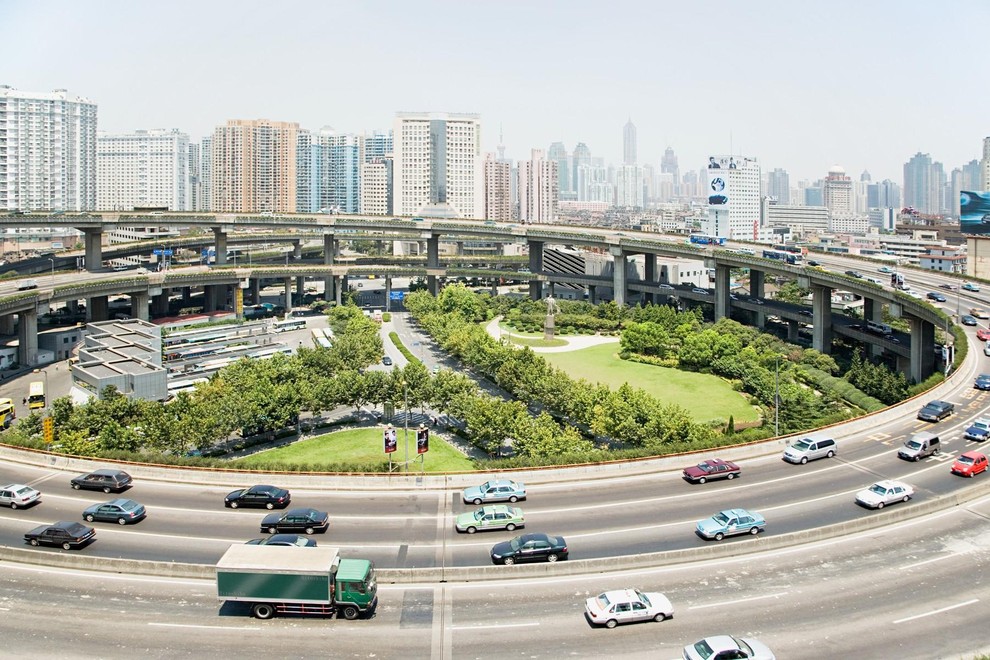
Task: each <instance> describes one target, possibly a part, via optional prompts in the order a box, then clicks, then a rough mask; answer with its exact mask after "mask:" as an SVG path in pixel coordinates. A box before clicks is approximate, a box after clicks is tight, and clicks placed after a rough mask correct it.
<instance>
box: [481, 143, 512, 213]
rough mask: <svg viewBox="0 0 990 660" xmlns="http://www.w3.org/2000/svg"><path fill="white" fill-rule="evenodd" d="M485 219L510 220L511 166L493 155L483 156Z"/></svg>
mask: <svg viewBox="0 0 990 660" xmlns="http://www.w3.org/2000/svg"><path fill="white" fill-rule="evenodd" d="M485 218H486V219H488V220H497V221H499V222H508V221H509V220H512V165H511V164H510V163H509V162H508V161H506V160H502V159H500V158H498V157H497V156H496V155H495V154H492V153H489V154H485Z"/></svg>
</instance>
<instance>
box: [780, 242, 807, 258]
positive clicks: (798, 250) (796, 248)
mask: <svg viewBox="0 0 990 660" xmlns="http://www.w3.org/2000/svg"><path fill="white" fill-rule="evenodd" d="M773 249H774V250H778V251H780V252H790V253H791V254H800V255H801V256H807V254H808V248H806V247H805V246H803V245H785V244H783V243H779V244H777V245H774V246H773Z"/></svg>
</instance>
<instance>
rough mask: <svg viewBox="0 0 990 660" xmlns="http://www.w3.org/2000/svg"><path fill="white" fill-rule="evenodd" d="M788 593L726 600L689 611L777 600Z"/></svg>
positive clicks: (695, 606) (693, 606)
mask: <svg viewBox="0 0 990 660" xmlns="http://www.w3.org/2000/svg"><path fill="white" fill-rule="evenodd" d="M789 593H790V592H789V591H780V592H777V593H775V594H767V595H765V596H753V597H752V598H740V599H738V600H726V601H722V602H720V603H708V604H706V605H692V606H691V607H689V608H688V609H689V610H703V609H706V608H709V607H722V606H723V605H738V604H739V603H749V602H752V601H754V600H763V599H764V598H779V597H780V596H786V595H787V594H789Z"/></svg>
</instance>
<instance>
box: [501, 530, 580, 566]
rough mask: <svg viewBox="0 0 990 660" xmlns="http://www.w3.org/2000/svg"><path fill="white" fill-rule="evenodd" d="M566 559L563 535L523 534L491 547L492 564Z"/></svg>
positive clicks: (565, 544) (565, 545)
mask: <svg viewBox="0 0 990 660" xmlns="http://www.w3.org/2000/svg"><path fill="white" fill-rule="evenodd" d="M558 559H567V543H566V542H565V541H564V537H563V536H550V535H549V534H523V535H522V536H517V537H516V538H514V539H512V540H511V541H502V542H501V543H496V544H495V546H494V547H493V548H492V563H493V564H505V565H506V566H508V565H510V564H519V563H522V562H526V561H549V562H555V561H557V560H558Z"/></svg>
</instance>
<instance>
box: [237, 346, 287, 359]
mask: <svg viewBox="0 0 990 660" xmlns="http://www.w3.org/2000/svg"><path fill="white" fill-rule="evenodd" d="M276 353H282V354H284V355H292V349H291V348H289V347H288V346H275V347H272V348H265V349H262V350H260V351H255V352H254V353H248V356H247V357H249V358H252V359H258V360H265V359H267V358H270V357H272V356H273V355H275V354H276Z"/></svg>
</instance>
